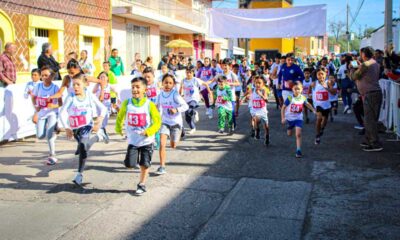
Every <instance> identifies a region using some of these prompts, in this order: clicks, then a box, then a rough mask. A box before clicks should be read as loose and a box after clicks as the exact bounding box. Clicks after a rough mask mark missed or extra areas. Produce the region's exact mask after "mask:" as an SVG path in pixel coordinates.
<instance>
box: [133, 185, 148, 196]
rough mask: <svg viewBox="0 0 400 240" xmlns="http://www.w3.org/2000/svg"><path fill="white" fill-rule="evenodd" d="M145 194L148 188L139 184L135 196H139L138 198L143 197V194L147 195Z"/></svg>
mask: <svg viewBox="0 0 400 240" xmlns="http://www.w3.org/2000/svg"><path fill="white" fill-rule="evenodd" d="M145 192H146V186H145V185H144V184H141V183H139V184H138V185H137V189H136V192H135V194H136V195H138V196H140V195H142V194H143V193H145Z"/></svg>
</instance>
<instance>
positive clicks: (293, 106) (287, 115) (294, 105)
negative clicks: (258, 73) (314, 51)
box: [281, 82, 315, 158]
mask: <svg viewBox="0 0 400 240" xmlns="http://www.w3.org/2000/svg"><path fill="white" fill-rule="evenodd" d="M292 91H293V96H290V95H289V96H288V98H287V99H286V101H285V103H284V104H283V106H282V109H281V119H282V124H285V123H287V125H288V127H287V135H288V136H292V131H293V128H294V129H295V132H296V147H297V149H296V158H301V157H302V156H303V155H302V152H301V130H302V128H303V106H304V105H306V107H307V108H309V109H310V110H311V111H313V112H314V113H315V109H314V108H313V106H312V105H311V104H310V103H309V102H307V98H306V97H305V96H304V95H302V94H301V93H302V91H303V85H302V83H301V82H295V83H294V85H293V88H292Z"/></svg>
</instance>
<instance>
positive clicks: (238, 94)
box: [235, 91, 241, 99]
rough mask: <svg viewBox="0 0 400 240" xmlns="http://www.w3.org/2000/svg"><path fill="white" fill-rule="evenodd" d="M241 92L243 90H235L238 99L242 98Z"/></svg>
mask: <svg viewBox="0 0 400 240" xmlns="http://www.w3.org/2000/svg"><path fill="white" fill-rule="evenodd" d="M240 93H241V91H235V95H236V99H239V98H240Z"/></svg>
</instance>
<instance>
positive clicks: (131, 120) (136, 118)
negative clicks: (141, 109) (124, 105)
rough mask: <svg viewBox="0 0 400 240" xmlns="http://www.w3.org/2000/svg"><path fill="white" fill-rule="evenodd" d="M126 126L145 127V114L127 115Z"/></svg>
mask: <svg viewBox="0 0 400 240" xmlns="http://www.w3.org/2000/svg"><path fill="white" fill-rule="evenodd" d="M128 126H131V127H145V126H146V113H128Z"/></svg>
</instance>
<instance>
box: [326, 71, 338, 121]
mask: <svg viewBox="0 0 400 240" xmlns="http://www.w3.org/2000/svg"><path fill="white" fill-rule="evenodd" d="M328 79H329V82H330V83H331V84H332V88H333V90H332V92H331V91H330V92H329V101H330V102H331V111H330V116H331V122H333V115H337V109H338V105H339V91H338V85H337V83H336V78H335V76H334V75H329V78H328Z"/></svg>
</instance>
